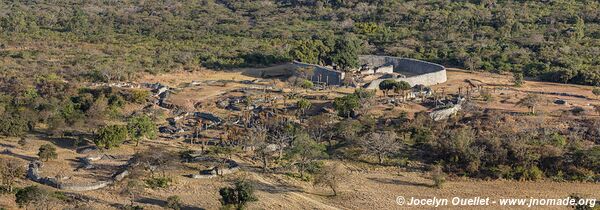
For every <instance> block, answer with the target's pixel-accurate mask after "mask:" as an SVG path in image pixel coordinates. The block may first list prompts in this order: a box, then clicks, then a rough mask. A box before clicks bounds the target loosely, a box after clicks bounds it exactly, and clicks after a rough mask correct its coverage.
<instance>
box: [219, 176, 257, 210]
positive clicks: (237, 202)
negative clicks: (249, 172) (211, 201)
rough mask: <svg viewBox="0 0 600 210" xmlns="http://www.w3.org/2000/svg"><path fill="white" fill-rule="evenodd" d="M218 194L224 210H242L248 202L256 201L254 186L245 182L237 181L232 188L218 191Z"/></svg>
mask: <svg viewBox="0 0 600 210" xmlns="http://www.w3.org/2000/svg"><path fill="white" fill-rule="evenodd" d="M219 194H220V195H221V199H220V201H221V204H222V205H223V207H224V208H225V209H237V210H242V209H244V208H245V207H246V204H248V203H249V202H253V201H258V198H257V197H256V196H255V195H254V186H253V185H252V184H251V183H250V182H248V181H246V180H237V181H236V182H235V184H234V186H233V187H224V188H221V189H219Z"/></svg>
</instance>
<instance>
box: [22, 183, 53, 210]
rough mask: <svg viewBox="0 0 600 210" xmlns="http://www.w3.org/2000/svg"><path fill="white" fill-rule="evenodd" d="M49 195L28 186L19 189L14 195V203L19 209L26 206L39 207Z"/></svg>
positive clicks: (44, 191)
mask: <svg viewBox="0 0 600 210" xmlns="http://www.w3.org/2000/svg"><path fill="white" fill-rule="evenodd" d="M49 195H50V193H49V192H47V191H46V190H43V189H41V188H39V187H37V186H33V185H32V186H28V187H25V188H23V189H20V190H18V191H17V193H16V194H15V202H16V203H17V205H19V207H21V208H23V207H25V206H28V205H36V206H41V205H42V203H43V202H45V201H46V200H47V199H48V197H49Z"/></svg>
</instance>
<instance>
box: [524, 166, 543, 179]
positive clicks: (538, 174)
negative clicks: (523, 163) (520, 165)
mask: <svg viewBox="0 0 600 210" xmlns="http://www.w3.org/2000/svg"><path fill="white" fill-rule="evenodd" d="M543 177H544V172H543V171H542V170H540V168H538V167H537V166H532V167H529V169H528V170H527V173H526V175H525V179H527V180H531V181H537V180H540V179H542V178H543Z"/></svg>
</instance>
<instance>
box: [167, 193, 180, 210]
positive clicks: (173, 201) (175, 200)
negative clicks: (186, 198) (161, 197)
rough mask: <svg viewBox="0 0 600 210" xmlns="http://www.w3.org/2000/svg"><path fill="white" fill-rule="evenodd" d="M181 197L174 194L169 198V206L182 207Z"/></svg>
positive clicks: (174, 208) (177, 208)
mask: <svg viewBox="0 0 600 210" xmlns="http://www.w3.org/2000/svg"><path fill="white" fill-rule="evenodd" d="M181 206H182V205H181V198H180V197H179V196H176V195H173V196H169V197H168V198H167V206H166V207H167V208H169V209H173V210H179V209H181Z"/></svg>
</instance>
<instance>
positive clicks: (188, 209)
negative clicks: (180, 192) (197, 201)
mask: <svg viewBox="0 0 600 210" xmlns="http://www.w3.org/2000/svg"><path fill="white" fill-rule="evenodd" d="M136 202H138V203H143V204H150V205H155V206H161V207H163V206H166V205H167V202H166V201H163V200H160V199H156V198H148V197H144V198H140V199H137V200H136ZM181 209H182V210H204V208H200V207H194V206H187V205H183V206H182V207H181Z"/></svg>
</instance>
